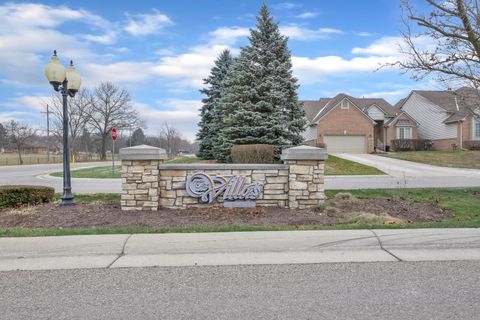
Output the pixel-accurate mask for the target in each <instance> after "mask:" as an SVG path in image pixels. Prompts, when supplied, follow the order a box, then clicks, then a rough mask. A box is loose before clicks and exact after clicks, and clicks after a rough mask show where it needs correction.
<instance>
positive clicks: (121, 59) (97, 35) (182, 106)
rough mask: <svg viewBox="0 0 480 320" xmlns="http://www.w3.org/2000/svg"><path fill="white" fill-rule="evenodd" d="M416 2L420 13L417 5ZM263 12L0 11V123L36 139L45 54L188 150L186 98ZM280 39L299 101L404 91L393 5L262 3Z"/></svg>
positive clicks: (200, 4)
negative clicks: (121, 90) (110, 90)
mask: <svg viewBox="0 0 480 320" xmlns="http://www.w3.org/2000/svg"><path fill="white" fill-rule="evenodd" d="M416 2H419V3H420V2H422V1H421V0H417V1H416ZM262 3H263V1H251V0H250V1H241V0H236V1H230V0H225V1H213V0H208V1H188V0H176V1H165V0H164V1H158V0H157V1H115V2H111V1H98V0H97V1H87V0H86V1H81V2H79V1H63V2H60V1H43V2H3V3H0V122H3V121H7V120H9V119H15V120H19V121H22V122H29V123H31V124H34V125H35V126H37V127H39V128H40V129H44V128H45V125H44V119H43V118H44V115H43V114H41V113H40V111H42V108H43V101H45V99H46V97H48V96H50V95H52V89H51V87H50V85H49V84H48V83H47V81H46V79H45V77H44V73H43V72H44V66H45V64H46V63H48V61H49V59H50V56H51V52H52V50H53V49H56V50H57V51H58V52H59V57H60V59H61V61H62V62H63V63H64V64H65V65H66V64H67V62H68V61H69V60H70V59H73V60H74V62H75V64H76V67H77V71H78V72H79V73H80V74H81V76H82V79H83V84H82V86H84V87H90V88H91V87H93V86H94V85H95V84H96V83H98V82H100V81H107V80H108V81H113V82H116V83H118V84H120V85H121V86H124V87H126V88H128V89H129V90H130V92H131V95H132V101H133V103H134V104H135V105H136V107H137V108H138V110H139V111H140V113H141V116H142V117H143V118H144V119H146V121H147V126H148V128H147V130H146V131H147V132H148V133H150V134H156V133H157V132H158V128H159V127H160V125H161V124H162V123H163V122H168V123H170V124H172V125H174V126H176V127H177V128H178V129H179V131H180V132H181V133H182V135H183V136H184V137H185V138H188V139H193V138H194V136H195V132H196V123H197V122H198V108H199V107H200V100H201V98H202V96H201V95H200V93H199V92H198V90H199V89H200V88H201V87H202V83H203V82H202V79H203V78H205V77H206V76H208V73H209V70H210V67H211V66H212V64H213V61H214V59H215V58H216V56H217V55H218V54H219V53H220V51H222V50H223V49H224V48H230V49H231V50H232V52H233V53H234V54H238V51H239V48H240V47H241V46H242V45H245V44H246V40H247V39H246V35H248V28H251V27H254V25H255V16H256V14H257V13H258V10H259V8H260V6H261V4H262ZM265 3H266V4H267V5H268V6H269V8H270V10H271V12H272V15H273V16H274V17H275V20H276V21H278V22H279V23H280V27H281V31H282V32H283V33H284V34H285V35H287V36H289V38H290V40H289V46H290V49H291V52H292V62H293V66H294V74H295V76H296V77H297V78H298V79H299V84H300V88H299V96H300V98H301V99H318V98H320V97H330V96H333V95H335V94H337V93H339V92H345V93H348V94H351V95H353V96H359V97H361V96H365V97H383V98H385V99H386V100H388V101H389V102H391V103H395V102H396V101H397V100H398V99H400V98H402V97H404V96H406V95H407V94H408V92H409V91H410V90H412V89H438V85H436V84H435V83H434V82H432V81H423V82H414V81H412V80H410V79H409V76H408V75H401V74H400V73H399V71H398V70H396V69H382V70H380V71H377V72H374V71H375V70H376V69H377V68H378V66H379V64H381V63H386V62H393V61H396V60H397V59H401V56H400V55H399V54H398V52H397V49H396V43H398V41H399V39H400V38H399V36H400V30H401V29H402V25H401V22H400V21H401V20H400V14H401V11H400V1H399V0H398V1H396V0H368V1H355V0H343V1H326V0H325V1H290V2H285V1H265Z"/></svg>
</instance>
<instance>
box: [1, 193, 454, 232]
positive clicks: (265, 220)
mask: <svg viewBox="0 0 480 320" xmlns="http://www.w3.org/2000/svg"><path fill="white" fill-rule="evenodd" d="M330 205H331V206H334V207H335V208H336V212H334V213H332V212H314V211H311V210H291V209H285V208H251V209H233V208H189V209H185V210H174V209H165V208H161V209H160V210H159V211H155V212H150V211H121V210H120V203H119V201H106V202H78V203H77V204H76V205H75V206H72V207H68V208H61V207H59V206H58V205H56V204H45V205H39V206H34V207H23V208H17V209H1V210H0V227H9V228H10V227H25V228H40V227H41V228H60V227H62V228H74V227H120V226H150V227H187V226H198V225H204V226H231V225H255V226H262V225H332V224H338V223H346V222H347V219H346V215H347V214H348V213H352V212H367V213H373V214H375V215H379V216H380V215H385V214H386V215H388V216H389V217H393V218H397V219H401V221H402V222H431V221H440V220H442V219H445V218H448V217H451V216H453V215H452V214H451V213H450V212H448V211H447V210H445V209H443V208H441V207H439V206H437V205H433V204H426V203H416V202H412V201H408V200H382V199H367V200H363V199H349V200H331V201H330ZM387 223H388V222H387Z"/></svg>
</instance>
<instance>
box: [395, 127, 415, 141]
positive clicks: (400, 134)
mask: <svg viewBox="0 0 480 320" xmlns="http://www.w3.org/2000/svg"><path fill="white" fill-rule="evenodd" d="M397 139H412V128H411V127H397Z"/></svg>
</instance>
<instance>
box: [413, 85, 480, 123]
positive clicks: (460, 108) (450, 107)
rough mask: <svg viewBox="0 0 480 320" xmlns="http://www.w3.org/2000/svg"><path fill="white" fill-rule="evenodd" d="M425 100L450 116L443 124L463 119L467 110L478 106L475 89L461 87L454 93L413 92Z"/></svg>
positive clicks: (479, 95) (479, 98)
mask: <svg viewBox="0 0 480 320" xmlns="http://www.w3.org/2000/svg"><path fill="white" fill-rule="evenodd" d="M413 92H416V93H418V94H419V95H421V96H422V97H424V98H425V99H428V100H430V101H431V102H433V103H434V104H436V105H437V106H439V107H440V108H442V109H444V110H445V111H447V112H448V113H451V114H450V116H449V117H448V118H447V119H445V120H444V121H443V122H444V123H453V122H457V121H460V120H463V119H465V117H466V116H467V113H468V112H469V109H471V108H472V107H473V106H477V105H480V93H479V92H478V91H476V90H475V89H472V88H468V87H461V88H459V89H457V90H455V91H451V90H448V91H420V90H414V91H413Z"/></svg>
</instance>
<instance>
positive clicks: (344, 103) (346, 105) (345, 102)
mask: <svg viewBox="0 0 480 320" xmlns="http://www.w3.org/2000/svg"><path fill="white" fill-rule="evenodd" d="M341 108H342V109H348V108H349V105H348V101H347V99H343V100H342V106H341Z"/></svg>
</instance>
